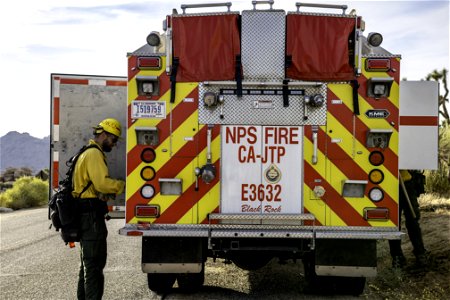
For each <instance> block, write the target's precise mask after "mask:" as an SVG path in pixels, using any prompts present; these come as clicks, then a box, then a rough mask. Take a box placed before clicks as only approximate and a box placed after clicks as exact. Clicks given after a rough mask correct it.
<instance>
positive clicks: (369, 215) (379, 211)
mask: <svg viewBox="0 0 450 300" xmlns="http://www.w3.org/2000/svg"><path fill="white" fill-rule="evenodd" d="M364 219H366V220H388V219H389V209H388V208H385V207H374V208H369V207H366V208H364Z"/></svg>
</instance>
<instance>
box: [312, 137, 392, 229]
mask: <svg viewBox="0 0 450 300" xmlns="http://www.w3.org/2000/svg"><path fill="white" fill-rule="evenodd" d="M312 147H313V144H312V143H311V142H310V141H309V140H308V139H305V140H304V149H305V150H306V149H311V148H312ZM307 151H308V150H306V151H305V154H307ZM325 159H326V157H325V155H324V154H323V153H322V152H321V151H320V150H318V164H319V163H320V162H321V161H322V162H325ZM318 164H317V165H311V166H312V167H313V168H314V169H315V170H316V171H317V172H318V173H319V174H321V175H322V176H323V172H320V170H323V169H324V168H321V167H317V166H318ZM327 169H328V170H329V174H332V175H331V176H329V178H327V181H328V183H329V184H330V185H331V186H332V187H333V188H334V189H335V190H336V191H337V193H339V194H340V193H341V191H342V180H343V179H348V178H347V176H346V175H345V174H344V173H342V172H341V170H340V169H339V168H338V167H337V166H336V165H334V164H333V163H332V162H331V161H327ZM387 173H388V172H387ZM385 176H386V172H385ZM324 178H326V177H325V176H324ZM394 180H396V179H394ZM381 186H382V188H383V189H384V191H385V192H386V193H388V191H387V190H396V192H398V185H397V182H396V181H395V184H392V183H388V182H387V179H386V178H385V180H384V181H383V184H382V185H381ZM313 193H314V192H313V191H312V190H311V189H310V188H309V187H308V186H307V185H306V184H305V190H304V198H303V199H304V201H305V207H306V208H307V209H308V210H309V211H310V212H311V213H313V212H312V210H314V215H316V214H317V215H316V217H317V216H320V215H322V214H324V212H323V211H321V210H320V209H322V210H323V209H325V212H326V215H327V221H328V222H322V220H320V219H319V218H318V220H319V221H320V222H321V223H322V224H323V225H328V226H347V225H346V224H345V222H344V221H343V220H342V219H341V218H340V217H339V216H338V215H337V214H336V213H334V212H333V211H332V209H331V208H330V207H328V206H327V205H326V204H325V202H323V201H322V200H319V199H310V198H311V196H310V195H313ZM392 198H393V197H392ZM393 199H394V200H395V198H393ZM345 200H346V201H347V202H348V203H349V204H350V205H351V206H352V207H353V208H354V209H355V210H356V211H357V212H358V213H359V214H360V215H361V216H363V212H364V208H365V207H374V206H375V205H374V203H373V202H372V201H371V200H370V199H369V198H367V197H364V198H345ZM320 202H322V203H323V205H320ZM369 224H370V225H372V226H395V224H394V223H392V222H391V221H390V220H389V221H388V222H379V221H378V222H377V221H375V222H373V221H372V222H369Z"/></svg>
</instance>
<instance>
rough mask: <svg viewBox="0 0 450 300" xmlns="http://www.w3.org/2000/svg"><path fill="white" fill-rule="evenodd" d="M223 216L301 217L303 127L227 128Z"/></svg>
mask: <svg viewBox="0 0 450 300" xmlns="http://www.w3.org/2000/svg"><path fill="white" fill-rule="evenodd" d="M221 136H222V156H221V160H222V164H221V166H222V167H221V168H222V170H221V174H222V177H221V178H222V179H221V180H222V181H221V187H222V191H221V212H222V213H255V214H258V213H260V214H262V213H283V214H288V213H301V208H302V196H301V195H302V184H301V183H302V176H303V171H302V170H303V166H302V163H303V159H302V158H303V155H302V149H303V140H302V139H303V127H301V126H222V132H221Z"/></svg>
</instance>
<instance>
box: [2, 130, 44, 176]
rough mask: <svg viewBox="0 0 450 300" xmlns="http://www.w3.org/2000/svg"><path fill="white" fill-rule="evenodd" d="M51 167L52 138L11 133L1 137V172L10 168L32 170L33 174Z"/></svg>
mask: <svg viewBox="0 0 450 300" xmlns="http://www.w3.org/2000/svg"><path fill="white" fill-rule="evenodd" d="M49 166H50V137H45V138H42V139H39V138H36V137H33V136H31V135H30V134H28V133H19V132H17V131H10V132H8V133H7V134H6V135H4V136H2V137H0V171H1V172H3V171H5V170H6V169H7V168H9V167H13V168H22V167H27V168H30V169H31V170H32V171H33V173H37V172H39V171H40V170H42V169H48V168H49Z"/></svg>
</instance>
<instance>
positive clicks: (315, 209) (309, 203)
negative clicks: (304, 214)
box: [303, 184, 347, 226]
mask: <svg viewBox="0 0 450 300" xmlns="http://www.w3.org/2000/svg"><path fill="white" fill-rule="evenodd" d="M303 187H304V191H305V192H306V193H308V194H311V193H314V192H313V191H312V190H311V189H310V188H309V186H308V185H307V184H304V185H303ZM304 205H305V207H306V209H307V210H308V211H309V212H310V213H312V214H313V215H314V216H315V217H316V219H317V220H318V221H319V222H320V223H322V225H329V222H327V220H326V216H325V213H326V212H328V213H329V214H330V215H331V218H332V219H333V220H334V222H335V224H333V226H347V224H345V222H344V221H343V220H342V219H341V218H340V217H339V216H338V215H337V214H336V213H335V212H334V211H333V210H332V209H331V208H330V207H329V206H328V205H327V204H326V203H325V202H324V201H323V200H319V199H317V200H306V199H305V203H304Z"/></svg>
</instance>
